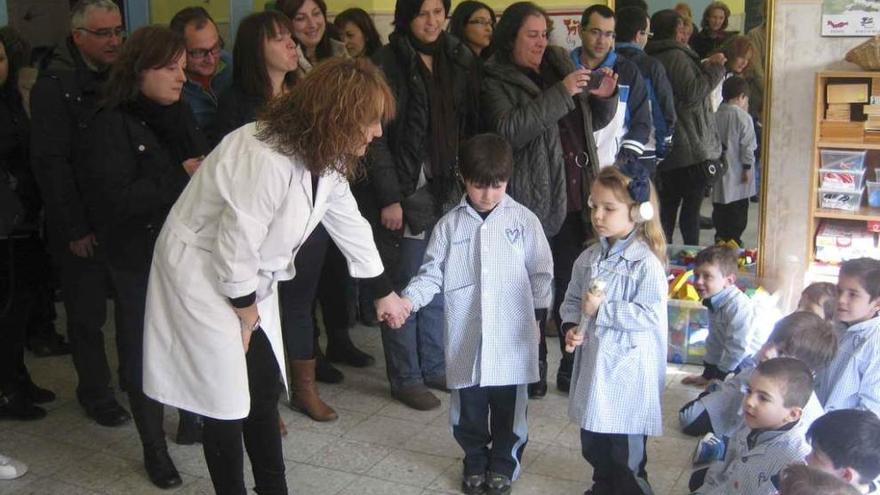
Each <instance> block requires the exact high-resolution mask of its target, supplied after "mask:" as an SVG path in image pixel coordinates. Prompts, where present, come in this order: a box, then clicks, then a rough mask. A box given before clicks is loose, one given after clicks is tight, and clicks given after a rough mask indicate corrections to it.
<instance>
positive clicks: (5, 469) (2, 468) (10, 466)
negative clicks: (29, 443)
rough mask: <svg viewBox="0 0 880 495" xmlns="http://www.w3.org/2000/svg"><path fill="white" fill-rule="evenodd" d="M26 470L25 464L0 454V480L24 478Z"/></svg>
mask: <svg viewBox="0 0 880 495" xmlns="http://www.w3.org/2000/svg"><path fill="white" fill-rule="evenodd" d="M27 470H28V467H27V464H25V463H23V462H21V461H16V460H15V459H13V458H11V457H6V456H5V455H3V454H0V480H14V479H15V478H19V477H21V476H24V473H26V472H27Z"/></svg>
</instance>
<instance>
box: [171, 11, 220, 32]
mask: <svg viewBox="0 0 880 495" xmlns="http://www.w3.org/2000/svg"><path fill="white" fill-rule="evenodd" d="M209 22H210V23H211V24H214V25H216V24H217V23H215V22H214V19H213V18H212V17H211V14H209V13H208V11H207V10H205V9H204V8H202V7H186V8H183V9H180V11H178V12H177V13H176V14H174V17H172V18H171V22H170V23H169V24H168V27H170V28H171V30H172V31H174V32H175V33H178V34H183V33H184V31H185V30H186V27H187V26H189V25H190V24H193V23H194V24H195V28H196V29H202V28H204V27H205V26H206V25H207V24H208V23H209Z"/></svg>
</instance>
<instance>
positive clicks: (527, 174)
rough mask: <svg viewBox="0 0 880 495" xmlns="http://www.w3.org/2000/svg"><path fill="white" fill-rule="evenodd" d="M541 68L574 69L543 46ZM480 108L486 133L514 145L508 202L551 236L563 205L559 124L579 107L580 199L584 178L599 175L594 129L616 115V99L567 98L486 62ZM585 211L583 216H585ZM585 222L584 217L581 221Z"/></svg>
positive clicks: (561, 54) (508, 67)
mask: <svg viewBox="0 0 880 495" xmlns="http://www.w3.org/2000/svg"><path fill="white" fill-rule="evenodd" d="M542 64H549V65H550V66H551V67H553V70H554V72H555V73H557V74H568V73H570V72H572V71H574V70H575V67H574V63H573V62H572V61H571V58H570V57H569V56H568V54H567V53H565V51H564V50H563V49H562V48H559V47H554V46H551V47H548V48H547V51H546V52H545V53H544V60H543V61H542ZM484 76H485V79H483V86H482V92H481V95H482V98H481V99H482V105H483V109H484V113H485V116H486V119H487V121H488V122H489V123H490V129H491V130H492V131H493V132H496V133H498V134H500V135H501V136H504V137H505V138H506V139H507V140H508V141H509V142H510V145H511V146H512V147H513V176H512V177H511V178H510V182H509V183H508V186H507V191H508V193H509V194H510V196H511V197H512V198H514V199H515V200H517V201H519V202H520V203H522V204H523V205H525V206H526V207H528V208H529V209H530V210H532V212H533V213H535V215H537V216H538V219H540V220H541V225H542V226H543V227H544V232H545V233H546V234H547V236H548V237H549V236H553V235H556V233H557V232H559V228H560V227H562V222H563V221H564V220H565V216H566V209H567V208H566V207H567V193H566V184H565V181H566V176H565V160H564V158H563V156H562V141H560V138H559V120H560V119H561V118H563V117H565V116H566V115H567V114H568V113H569V112H571V111H572V110H574V108H575V105H576V104H577V105H580V107H581V113H583V116H584V130H585V134H586V135H585V136H584V140H585V143H584V144H585V146H584V148H585V149H586V150H587V153H588V154H589V158H590V165H589V166H590V167H591V168H592V171H586V170H584V171H583V173H584V175H583V179H584V180H583V186H584V189H585V190H584V196H583V197H584V198H586V197H587V193H586V189H587V188H589V186H590V184H589V178H590V177H592V176H595V174H596V173H598V172H599V158H598V156H597V155H596V142H595V140H594V139H593V131H595V130H598V129H601V128H603V127H605V126H606V125H608V122H610V121H611V119H612V118H614V113H615V112H616V111H617V96H616V95H615V96H613V97H611V98H597V97H595V96H584V95H578V96H577V97H576V98H572V97H571V95H569V94H568V90H566V89H565V86H564V85H563V84H562V81H561V80H560V81H559V82H557V83H556V84H554V85H552V86H550V87H549V88H547V89H545V90H543V91H542V90H541V88H539V87H538V86H537V85H536V84H535V83H534V82H533V81H532V80H531V79H529V77H528V76H527V75H526V74H525V73H524V72H523V71H522V70H520V69H519V68H517V67H516V66H514V65H513V64H511V63H503V62H500V61H499V60H497V56H493V57H491V58H490V59H489V62H487V63H486V66H485V67H484ZM587 213H588V212H587ZM585 220H586V221H588V219H587V218H585Z"/></svg>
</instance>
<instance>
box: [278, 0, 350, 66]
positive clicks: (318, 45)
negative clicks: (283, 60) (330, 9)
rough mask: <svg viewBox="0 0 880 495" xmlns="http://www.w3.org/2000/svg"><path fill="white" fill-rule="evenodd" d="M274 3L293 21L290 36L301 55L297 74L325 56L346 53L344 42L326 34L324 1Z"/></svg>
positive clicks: (286, 0) (325, 6)
mask: <svg viewBox="0 0 880 495" xmlns="http://www.w3.org/2000/svg"><path fill="white" fill-rule="evenodd" d="M277 5H278V10H280V11H281V12H284V15H286V16H287V17H289V18H290V20H291V21H292V22H293V37H294V39H296V41H297V44H298V45H299V46H298V47H297V49H298V50H299V51H300V55H301V56H300V59H299V69H297V71H298V72H299V74H300V76H305V75H306V74H308V73H309V72H311V70H312V67H314V66H315V65H316V64H317V63H318V62H321V61H323V60H325V59H328V58H330V57H348V56H349V54H348V52H347V51H346V50H345V44H344V43H343V42H341V41H339V40H336V39H333V37H332V36H330V32H329V30H328V29H327V28H328V26H327V4H326V3H325V2H324V0H279V1H278V4H277Z"/></svg>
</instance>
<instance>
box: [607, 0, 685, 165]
mask: <svg viewBox="0 0 880 495" xmlns="http://www.w3.org/2000/svg"><path fill="white" fill-rule="evenodd" d="M614 31H615V33H617V42H616V44H615V47H614V50H615V51H616V52H617V54H618V55H620V56H621V57H624V58H626V59H628V60H630V61H632V62H633V63H634V64H636V66H637V67H638V68H639V71H640V72H641V73H642V77H643V78H644V79H645V89H646V90H647V91H648V100H649V101H650V103H651V120H652V124H653V130H652V133H651V137H650V138H649V139H648V143H647V144H646V145H645V153H644V154H643V155H642V159H643V160H648V159H650V158H651V157H652V155H653V156H655V157H656V160H657V161H660V160H663V158H665V157H666V153H667V152H668V151H669V148H670V147H671V146H672V133H673V131H674V130H675V100H674V99H673V96H672V86H670V85H669V78H668V77H667V76H666V69H665V68H664V67H663V64H661V63H660V62H659V61H658V60H656V59H654V58H652V57H649V56H648V55H647V54H646V53H645V44H647V42H648V38H649V37H650V32H651V24H650V20H649V18H648V14H647V13H646V12H645V11H644V10H642V9H641V8H639V7H624V8H621V9H618V10H617V24H616V26H615V28H614Z"/></svg>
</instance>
